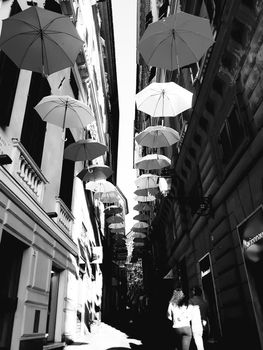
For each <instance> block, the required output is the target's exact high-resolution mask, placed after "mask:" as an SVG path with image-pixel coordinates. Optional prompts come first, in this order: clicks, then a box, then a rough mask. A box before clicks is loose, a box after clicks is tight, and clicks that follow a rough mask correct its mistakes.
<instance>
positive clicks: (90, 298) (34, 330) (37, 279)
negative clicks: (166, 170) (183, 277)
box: [0, 0, 117, 350]
mask: <svg viewBox="0 0 263 350" xmlns="http://www.w3.org/2000/svg"><path fill="white" fill-rule="evenodd" d="M31 5H33V6H34V5H37V6H39V7H44V8H45V9H46V10H49V11H54V12H58V13H63V14H65V15H66V16H68V18H69V19H70V20H71V21H72V23H73V24H74V25H75V26H76V28H77V31H78V33H79V35H80V37H81V39H82V40H83V47H82V48H81V50H80V52H79V54H78V56H77V58H76V62H75V64H74V66H72V67H70V68H66V69H63V70H60V71H58V72H56V73H54V74H51V75H49V76H44V75H42V74H40V73H35V72H31V71H28V70H20V69H18V68H17V67H16V65H15V64H14V63H13V62H12V61H11V60H10V59H9V57H7V56H6V55H5V54H4V53H3V51H1V52H0V86H1V97H0V105H1V118H0V158H1V165H0V198H1V199H0V203H1V205H0V207H1V214H0V223H1V224H0V260H1V268H0V276H1V287H0V296H1V304H0V320H1V322H0V323H1V327H0V349H14V350H15V349H43V348H45V349H48V348H50V347H52V348H62V347H63V346H64V344H65V342H71V341H75V340H79V339H84V338H85V336H86V335H88V334H89V332H90V324H91V322H94V321H96V320H99V319H100V312H99V310H100V307H101V301H102V271H101V263H102V261H101V259H102V245H103V232H102V230H101V224H100V216H99V215H96V212H97V211H96V207H97V209H98V210H99V207H100V206H101V203H98V202H97V201H96V200H94V198H93V194H92V193H90V192H89V191H86V190H85V186H84V183H83V182H82V181H81V180H80V179H79V178H78V177H77V175H78V173H79V172H80V171H81V170H82V169H83V167H84V166H85V165H88V164H84V162H73V161H70V160H67V159H65V158H63V154H64V149H65V148H66V147H67V146H68V145H69V144H71V143H73V142H76V141H78V140H80V139H83V138H85V136H86V135H87V134H88V136H89V137H91V138H92V139H94V140H97V141H99V142H101V143H103V144H105V145H106V146H107V147H108V151H107V152H106V153H105V155H103V156H101V157H99V158H96V159H95V160H94V161H92V163H93V164H107V165H108V166H112V163H111V159H112V156H111V154H110V153H111V151H112V147H111V142H110V137H111V136H112V134H111V133H110V132H109V123H108V118H109V116H110V115H111V113H115V111H116V106H115V107H112V106H111V104H110V103H109V97H110V98H111V99H113V97H111V94H112V93H113V92H112V91H109V87H108V86H109V81H111V79H112V80H114V79H115V80H116V77H114V76H113V75H114V69H113V68H112V69H111V70H109V69H107V67H106V68H105V63H107V56H106V54H105V51H104V46H105V42H104V40H103V38H102V36H101V31H102V29H101V22H100V14H99V6H100V5H99V4H97V2H96V1H74V0H65V1H64V0H62V1H55V0H47V1H45V2H44V1H38V2H37V3H36V4H34V3H33V2H27V1H24V0H7V1H1V2H0V14H1V19H4V18H8V17H9V16H12V15H14V14H16V13H18V12H20V11H23V10H25V9H27V8H28V7H29V6H31ZM105 16H106V14H105ZM107 47H108V48H109V47H110V44H109V43H108V42H107ZM111 50H113V48H111ZM108 59H109V60H111V59H112V57H108ZM108 66H111V67H113V66H114V64H113V63H112V62H108ZM107 73H108V74H107ZM112 74H113V75H112ZM48 95H68V96H70V97H72V98H75V99H77V100H80V101H81V102H84V103H86V104H87V105H88V106H89V107H90V109H91V110H92V112H93V113H94V115H95V122H93V123H91V124H89V125H87V129H86V130H85V131H84V130H80V129H73V128H72V129H68V128H67V129H65V130H64V129H62V128H60V127H58V126H55V125H52V124H49V123H45V122H44V121H42V119H41V118H40V116H39V115H38V114H37V112H36V111H35V110H34V106H35V105H36V104H37V103H38V102H39V101H40V100H41V99H42V98H43V97H44V96H48ZM114 99H115V105H116V104H117V103H116V95H114ZM115 118H117V116H115ZM89 164H91V162H90V163H89ZM113 170H114V171H115V170H116V169H113ZM102 210H103V209H102ZM98 254H99V255H100V259H97V258H96V257H97V256H98Z"/></svg>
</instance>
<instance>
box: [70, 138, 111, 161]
mask: <svg viewBox="0 0 263 350" xmlns="http://www.w3.org/2000/svg"><path fill="white" fill-rule="evenodd" d="M106 150H107V146H105V145H103V144H102V143H100V142H97V141H95V140H93V139H87V140H79V141H77V142H74V143H72V144H70V145H69V146H67V147H66V148H65V150H64V158H65V159H69V160H73V161H74V162H77V161H84V160H92V159H95V158H97V157H99V156H102V155H103V154H104V153H105V152H106Z"/></svg>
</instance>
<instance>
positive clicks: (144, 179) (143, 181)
mask: <svg viewBox="0 0 263 350" xmlns="http://www.w3.org/2000/svg"><path fill="white" fill-rule="evenodd" d="M158 181H159V176H158V175H155V174H142V175H141V176H139V177H137V179H136V180H135V184H136V186H137V188H141V189H143V188H150V187H151V188H153V187H158V186H159V185H158Z"/></svg>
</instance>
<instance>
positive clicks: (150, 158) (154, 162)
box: [135, 154, 171, 170]
mask: <svg viewBox="0 0 263 350" xmlns="http://www.w3.org/2000/svg"><path fill="white" fill-rule="evenodd" d="M170 165H171V160H170V159H169V158H168V157H166V156H164V155H162V154H148V155H147V156H144V157H142V158H141V159H140V160H139V161H138V162H136V163H135V166H136V168H138V169H144V170H153V169H162V168H165V167H168V166H170Z"/></svg>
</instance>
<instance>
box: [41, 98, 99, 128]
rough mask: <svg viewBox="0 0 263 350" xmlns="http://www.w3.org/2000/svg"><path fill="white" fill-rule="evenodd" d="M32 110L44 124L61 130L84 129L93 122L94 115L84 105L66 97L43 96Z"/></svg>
mask: <svg viewBox="0 0 263 350" xmlns="http://www.w3.org/2000/svg"><path fill="white" fill-rule="evenodd" d="M34 109H35V110H36V111H37V113H38V114H39V115H40V117H41V118H42V119H43V120H44V121H45V122H47V123H51V124H55V125H57V126H59V127H61V128H62V129H65V128H79V129H84V128H85V127H86V126H87V125H88V124H90V123H92V122H93V121H94V120H95V117H94V114H93V113H92V111H91V109H90V108H89V107H88V106H87V105H86V104H85V103H83V102H81V101H79V100H76V99H74V98H72V97H70V96H66V95H65V96H57V95H51V96H45V97H43V98H42V100H41V101H40V102H39V103H38V104H37V105H36V106H35V107H34Z"/></svg>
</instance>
